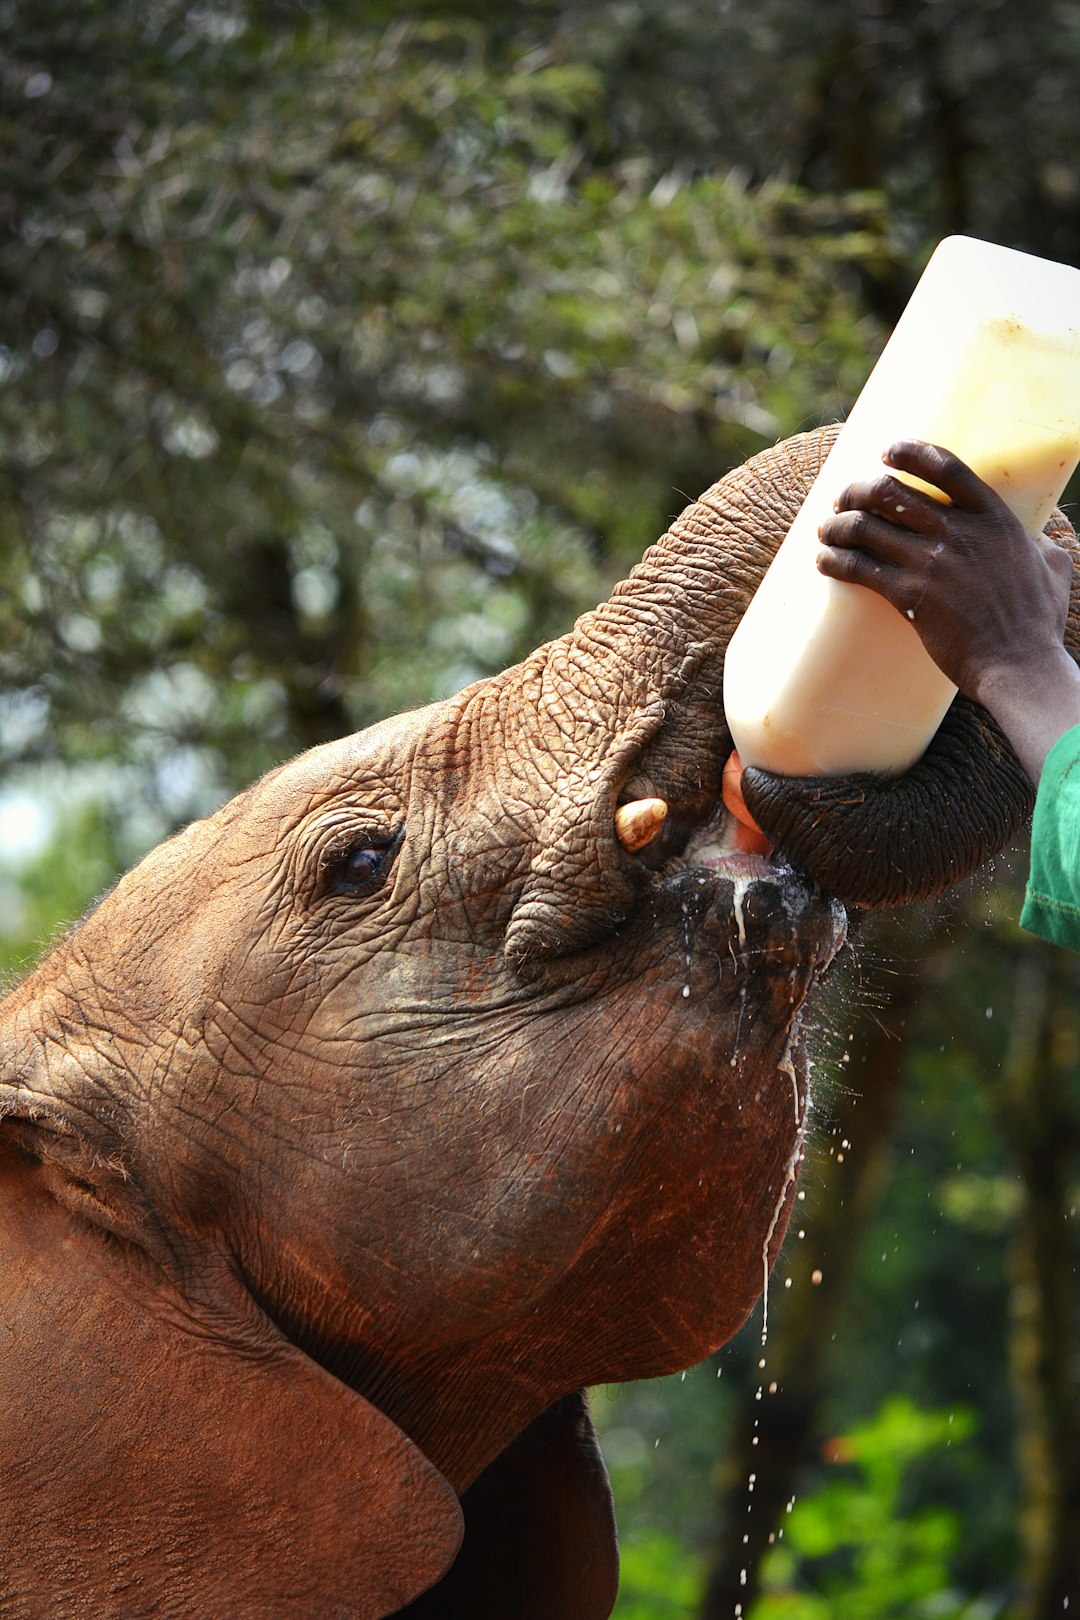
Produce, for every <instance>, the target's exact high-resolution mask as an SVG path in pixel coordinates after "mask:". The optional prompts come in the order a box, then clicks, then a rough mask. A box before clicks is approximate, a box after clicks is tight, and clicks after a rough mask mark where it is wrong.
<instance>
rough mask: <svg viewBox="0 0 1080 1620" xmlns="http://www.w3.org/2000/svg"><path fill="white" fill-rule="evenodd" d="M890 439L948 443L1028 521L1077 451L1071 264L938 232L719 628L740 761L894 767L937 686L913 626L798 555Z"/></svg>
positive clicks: (1041, 514)
mask: <svg viewBox="0 0 1080 1620" xmlns="http://www.w3.org/2000/svg"><path fill="white" fill-rule="evenodd" d="M896 439H925V440H927V441H929V442H930V443H931V444H938V445H942V446H943V447H944V448H945V449H948V450H951V451H953V452H954V453H955V454H956V455H958V456H959V457H960V458H961V460H963V461H966V462H967V463H968V465H969V466H970V467H972V468H973V470H974V471H975V472H977V473H978V474H979V476H980V477H981V478H983V479H985V481H986V482H987V483H988V484H990V485H991V486H992V487H993V488H994V489H996V490H997V492H998V494H999V495H1001V497H1002V498H1003V500H1005V501H1006V503H1007V504H1008V505H1009V506H1010V507H1011V508H1012V510H1013V511H1014V512H1015V513H1016V514H1017V516H1018V517H1019V518H1020V520H1021V522H1022V523H1023V525H1024V527H1025V529H1026V530H1027V531H1028V532H1029V533H1030V534H1037V533H1039V532H1040V531H1041V529H1042V528H1043V526H1044V525H1045V523H1046V521H1047V519H1048V518H1049V516H1050V513H1051V512H1052V511H1053V508H1054V506H1055V504H1056V502H1057V500H1058V497H1059V496H1060V494H1061V492H1062V490H1063V489H1064V487H1065V484H1066V483H1067V482H1068V479H1069V477H1070V476H1071V474H1072V473H1073V471H1074V469H1075V468H1076V465H1077V462H1078V460H1080V270H1076V269H1073V268H1072V267H1070V266H1067V265H1062V264H1054V263H1051V262H1050V261H1048V260H1046V259H1037V258H1033V257H1032V256H1031V255H1030V254H1026V253H1018V252H1015V251H1014V250H1012V249H1010V248H1002V247H997V246H994V245H993V244H991V243H988V242H979V241H976V240H974V239H973V238H971V237H964V236H952V237H947V238H946V239H945V241H943V242H942V243H941V244H940V245H939V247H938V248H937V250H936V252H935V253H934V255H933V257H932V258H931V260H930V263H929V264H928V265H927V268H926V270H925V271H924V273H923V275H922V277H921V279H920V281H919V284H918V286H917V287H916V288H915V291H914V293H913V294H912V296H911V299H910V301H909V303H908V305H907V308H906V309H905V311H904V313H903V315H902V316H901V318H900V320H899V322H898V323H897V326H896V329H895V331H894V332H893V335H892V337H891V338H890V339H889V341H888V343H887V344H886V346H885V349H884V350H883V352H882V355H881V358H880V360H879V361H878V363H877V365H876V366H875V367H874V370H873V372H872V374H871V376H870V378H869V380H868V381H867V383H866V386H865V387H864V388H863V391H862V393H861V394H860V395H859V398H858V400H857V401H856V403H855V405H854V407H853V409H852V411H851V415H850V417H849V418H848V420H847V422H846V423H845V424H844V427H843V429H842V430H841V432H840V435H839V437H838V439H837V441H836V444H835V445H834V447H833V449H832V451H831V453H830V454H829V457H828V459H827V460H826V462H825V464H824V466H823V467H822V469H821V472H820V473H819V475H818V477H817V478H816V480H815V481H814V483H813V485H812V486H811V489H810V491H809V493H808V495H807V497H806V500H805V502H804V503H803V506H802V507H801V509H800V511H799V513H798V515H797V517H796V519H795V521H794V523H793V524H792V526H791V529H790V530H789V532H788V534H787V537H786V538H785V540H784V543H783V545H782V546H781V547H780V549H779V551H778V552H777V554H776V557H775V559H774V560H773V563H772V565H771V567H770V568H769V570H768V572H767V573H766V575H765V577H764V579H763V580H762V582H761V585H760V586H759V588H758V590H757V592H756V594H755V596H754V598H753V600H752V601H751V603H750V606H749V608H748V609H747V611H746V614H745V615H744V617H743V619H742V621H741V623H740V624H739V626H738V628H737V629H736V631H735V634H734V636H733V637H732V639H731V644H730V646H729V648H728V652H727V657H726V660H725V667H724V707H725V710H726V712H727V720H728V725H729V726H730V728H731V733H732V736H733V738H734V740H735V747H736V748H737V750H738V752H739V756H740V758H741V760H742V763H743V765H760V766H762V767H764V769H766V770H770V771H776V772H778V773H780V774H782V775H787V776H808V775H809V776H817V775H838V774H843V773H844V772H848V771H865V770H869V771H878V772H882V773H885V774H887V775H897V774H899V773H901V772H902V771H905V770H907V769H908V768H909V767H910V766H911V765H912V764H914V762H915V761H916V760H917V759H918V758H919V756H920V755H921V754H922V753H923V752H924V750H925V748H926V746H927V744H928V743H929V741H930V739H931V738H932V737H933V735H934V732H935V731H936V730H937V728H938V726H939V725H940V723H941V720H942V718H943V716H944V714H945V711H946V709H947V708H948V707H949V704H950V703H951V702H952V699H953V696H954V695H955V691H956V688H955V687H954V686H953V685H952V684H951V682H949V681H948V680H946V678H945V676H944V675H942V673H941V671H940V670H939V669H938V668H937V666H936V665H935V664H934V662H933V660H932V659H931V658H930V656H929V654H928V653H927V652H926V651H925V650H924V648H923V645H922V642H921V641H920V640H919V636H918V633H917V631H916V630H915V628H914V626H913V625H912V624H911V623H910V622H909V621H908V620H907V619H906V618H905V617H904V616H903V615H902V614H901V613H899V612H897V610H896V609H895V608H894V607H892V606H891V605H890V604H889V603H887V602H886V601H884V599H883V598H881V597H879V596H877V595H876V594H875V593H874V592H873V591H870V590H867V589H866V588H865V587H864V586H861V585H854V584H851V583H849V582H846V581H840V580H833V579H826V578H825V576H824V575H823V574H820V573H819V572H818V569H817V566H816V556H817V551H818V544H819V542H818V537H817V536H818V528H819V527H820V525H821V524H822V522H824V520H825V519H826V518H827V517H829V516H830V515H831V513H832V509H833V501H834V500H835V498H836V496H837V495H838V494H839V493H840V491H841V490H842V489H843V488H844V487H845V486H846V485H847V484H849V483H851V482H853V481H854V480H857V479H859V480H862V479H873V478H876V477H878V476H879V475H880V474H881V473H883V472H884V471H885V470H886V469H885V468H884V466H883V464H882V461H881V456H882V452H883V451H884V450H886V449H887V448H888V446H889V445H890V444H891V443H893V441H894V440H896ZM897 476H903V475H900V474H897ZM908 481H909V482H912V480H908Z"/></svg>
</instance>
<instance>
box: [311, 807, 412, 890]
mask: <svg viewBox="0 0 1080 1620" xmlns="http://www.w3.org/2000/svg"><path fill="white" fill-rule="evenodd" d="M404 837H405V827H404V825H402V826H400V827H398V828H397V829H396V830H395V831H394V832H392V833H376V832H369V833H364V834H362V835H361V836H360V837H359V838H352V839H350V840H349V841H348V842H347V843H342V844H339V845H338V846H337V847H336V848H334V849H332V850H330V851H329V852H328V854H327V856H326V859H325V860H324V862H323V865H322V868H321V872H320V879H321V881H320V888H321V890H322V892H323V894H333V895H341V896H344V897H345V898H347V899H353V900H360V899H364V898H365V897H366V896H367V895H369V894H374V893H375V891H376V889H379V888H381V887H382V884H383V883H384V882H385V880H386V877H387V875H388V873H389V871H390V868H391V866H392V865H393V863H394V857H395V855H396V854H397V852H398V850H399V849H400V848H401V844H402V840H403V839H404Z"/></svg>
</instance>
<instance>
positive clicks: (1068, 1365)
mask: <svg viewBox="0 0 1080 1620" xmlns="http://www.w3.org/2000/svg"><path fill="white" fill-rule="evenodd" d="M1078 997H1080V963H1078V962H1077V961H1076V959H1075V958H1073V957H1071V956H1068V955H1066V953H1064V952H1062V951H1055V950H1053V949H1052V948H1050V947H1045V946H1039V947H1031V948H1025V950H1024V951H1023V953H1022V955H1021V957H1020V961H1019V965H1018V971H1017V978H1016V1003H1015V1010H1014V1015H1013V1021H1012V1030H1011V1041H1010V1049H1009V1053H1008V1058H1007V1062H1006V1066H1005V1070H1004V1073H1003V1075H1002V1078H1001V1082H1000V1084H999V1086H997V1087H996V1088H995V1093H996V1097H997V1101H998V1105H999V1110H1000V1116H1001V1120H1002V1125H1003V1128H1004V1133H1005V1137H1006V1140H1007V1141H1008V1142H1009V1143H1010V1144H1011V1145H1012V1150H1013V1155H1014V1159H1015V1163H1016V1166H1017V1171H1018V1174H1019V1179H1020V1207H1019V1211H1018V1214H1017V1220H1016V1225H1015V1229H1014V1232H1013V1237H1012V1243H1011V1253H1010V1261H1011V1267H1010V1269H1011V1276H1012V1288H1011V1362H1012V1376H1013V1386H1014V1391H1015V1398H1016V1410H1017V1426H1018V1442H1017V1443H1018V1461H1019V1466H1020V1478H1021V1512H1020V1537H1021V1567H1020V1583H1019V1584H1020V1595H1019V1605H1018V1608H1017V1611H1016V1613H1017V1620H1050V1617H1051V1616H1053V1617H1054V1620H1058V1617H1059V1616H1061V1615H1062V1614H1063V1613H1065V1612H1067V1611H1068V1610H1069V1609H1070V1608H1073V1609H1075V1610H1076V1611H1077V1612H1080V1356H1078V1351H1077V1327H1078V1323H1077V1310H1076V1297H1075V1296H1076V1270H1075V1259H1076V1256H1075V1244H1074V1242H1073V1240H1072V1234H1071V1229H1070V1219H1071V1217H1072V1216H1073V1215H1074V1214H1075V1204H1074V1199H1075V1192H1074V1193H1073V1194H1072V1196H1070V1191H1069V1186H1070V1181H1072V1182H1073V1185H1074V1186H1075V1179H1074V1178H1075V1148H1076V1138H1077V1111H1076V1106H1075V1103H1074V1102H1073V1101H1072V1100H1071V1098H1070V1088H1071V1086H1072V1085H1073V1084H1074V1081H1075V1075H1076V1069H1077V1062H1078V1055H1080V1054H1078V1048H1080V1028H1078V1021H1077V1004H1078Z"/></svg>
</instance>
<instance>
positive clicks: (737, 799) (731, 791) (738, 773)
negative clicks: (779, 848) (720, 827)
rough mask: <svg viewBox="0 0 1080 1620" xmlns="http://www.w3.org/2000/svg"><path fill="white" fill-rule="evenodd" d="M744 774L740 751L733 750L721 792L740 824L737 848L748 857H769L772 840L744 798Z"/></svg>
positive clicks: (727, 807) (736, 836) (729, 809)
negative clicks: (752, 813)
mask: <svg viewBox="0 0 1080 1620" xmlns="http://www.w3.org/2000/svg"><path fill="white" fill-rule="evenodd" d="M742 774H743V767H742V760H741V759H740V758H739V754H738V750H737V749H734V748H733V749H732V751H731V753H730V754H729V755H728V759H727V763H726V764H725V766H724V775H723V779H722V787H721V792H722V797H723V800H724V807H725V809H727V810H728V811H730V813H731V814H732V815H733V816H734V817H735V820H736V821H737V822H738V824H739V825H738V828H737V830H736V833H735V847H736V848H737V849H742V850H745V851H746V853H747V854H748V855H769V854H771V853H772V847H773V846H772V839H771V838H770V837H769V836H768V834H767V833H763V832H762V830H761V828H760V827H759V826H758V824H757V822H756V821H755V820H754V818H753V816H752V815H751V814H750V811H749V809H748V808H747V804H746V800H745V799H744V798H743V796H742Z"/></svg>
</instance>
